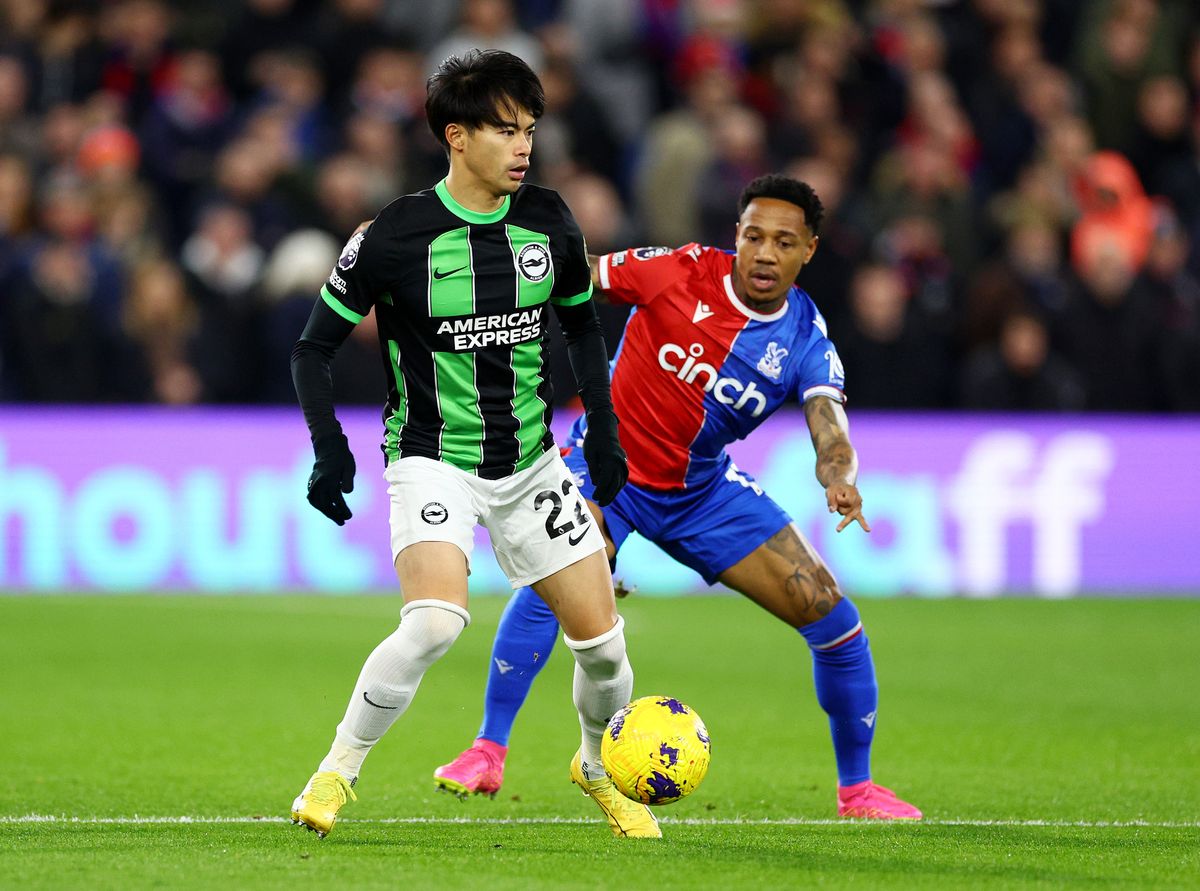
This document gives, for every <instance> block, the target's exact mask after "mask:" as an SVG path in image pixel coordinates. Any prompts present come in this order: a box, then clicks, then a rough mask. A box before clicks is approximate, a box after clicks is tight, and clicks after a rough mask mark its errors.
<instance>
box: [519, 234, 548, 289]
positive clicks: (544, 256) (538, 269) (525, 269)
mask: <svg viewBox="0 0 1200 891" xmlns="http://www.w3.org/2000/svg"><path fill="white" fill-rule="evenodd" d="M517 269H518V270H520V272H521V277H522V278H524V279H525V280H526V281H531V282H540V281H541V280H542V279H544V278H545V277H546V276H548V275H549V274H550V252H549V251H548V250H546V246H545V245H542V244H538V243H536V242H534V243H533V244H527V245H525V247H523V248H521V252H520V253H519V254H517Z"/></svg>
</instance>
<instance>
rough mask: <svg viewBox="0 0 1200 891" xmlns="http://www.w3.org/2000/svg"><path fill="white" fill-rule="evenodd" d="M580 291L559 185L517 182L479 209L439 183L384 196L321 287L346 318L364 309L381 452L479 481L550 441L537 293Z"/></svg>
mask: <svg viewBox="0 0 1200 891" xmlns="http://www.w3.org/2000/svg"><path fill="white" fill-rule="evenodd" d="M591 293H592V283H591V272H590V270H589V269H588V262H587V249H586V248H585V246H584V243H583V237H582V236H581V235H580V232H579V227H578V226H577V225H576V223H575V220H574V218H573V217H572V216H571V212H570V210H568V209H567V206H566V204H564V203H563V200H562V199H561V198H560V197H559V196H558V193H556V192H553V191H551V190H549V189H543V188H539V187H538V186H533V185H522V186H521V187H520V188H519V189H518V190H517V192H516V194H514V195H512V196H510V197H506V198H505V199H504V203H503V205H502V206H501V207H500V208H499V209H498V210H496V211H494V212H492V213H486V214H484V213H477V212H475V211H471V210H468V209H466V208H465V207H463V206H461V205H460V204H458V202H456V201H455V200H454V199H453V198H452V197H451V196H450V193H449V191H448V190H447V188H446V184H445V181H442V182H440V183H438V184H437V186H435V187H434V188H433V189H428V190H426V191H423V192H418V193H416V194H414V195H405V196H404V197H402V198H397V199H396V200H395V201H393V202H392V203H391V204H389V205H388V206H387V207H385V208H384V209H383V210H382V211H381V212H380V214H379V216H377V217H376V218H375V220H374V222H373V223H372V224H371V225H370V226H369V227H368V228H367V229H366V230H365V231H363V232H361V233H359V234H358V235H355V236H354V237H353V238H352V239H350V241H349V243H348V244H347V245H346V247H345V249H344V250H343V251H342V255H341V257H340V258H339V260H338V263H337V268H335V269H334V270H333V273H332V274H331V275H330V276H329V281H328V282H327V283H326V285H325V286H324V287H323V288H322V289H321V296H322V298H323V299H324V301H325V303H326V304H328V306H329V307H330V308H331V309H333V310H334V311H335V312H337V313H338V314H339V315H341V316H342V317H343V318H345V319H348V320H349V321H351V322H354V323H357V322H359V321H361V320H362V318H363V316H365V315H366V314H367V312H368V311H370V309H371V307H374V308H375V316H376V320H377V322H378V326H379V341H380V346H381V347H382V349H383V357H384V362H385V364H386V365H387V369H388V370H387V377H388V402H387V406H386V408H385V409H384V426H385V428H386V433H385V436H384V442H383V451H384V454H385V455H386V456H387V460H388V462H389V463H390V462H392V461H394V460H396V459H397V458H402V457H406V456H409V455H421V456H424V457H427V458H434V459H437V460H441V461H446V462H448V463H450V464H453V465H454V466H455V467H459V468H461V469H463V470H466V471H468V472H470V473H474V474H478V475H479V476H481V477H484V478H487V479H499V478H500V477H504V476H508V475H510V474H512V473H514V472H516V471H518V470H523V469H524V468H526V467H528V466H529V465H531V464H532V463H533V462H534V461H535V460H537V458H538V457H539V456H540V455H541V454H542V453H544V452H545V451H546V450H547V449H549V448H551V447H552V446H553V444H554V441H553V438H552V436H551V434H550V426H549V425H550V414H551V408H550V406H551V388H550V377H549V361H548V356H547V354H546V350H547V346H546V325H547V323H548V321H549V320H548V319H547V307H546V304H547V303H548V302H549V303H555V304H560V305H574V304H577V303H582V302H584V301H586V300H589V299H590V298H591Z"/></svg>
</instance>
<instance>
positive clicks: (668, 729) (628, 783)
mask: <svg viewBox="0 0 1200 891" xmlns="http://www.w3.org/2000/svg"><path fill="white" fill-rule="evenodd" d="M711 751H712V745H711V743H710V742H709V739H708V729H707V728H706V727H705V726H704V722H703V721H701V720H700V716H699V715H698V714H696V712H695V711H693V710H692V709H690V708H688V706H686V705H684V704H683V703H682V702H680V701H679V700H678V699H672V698H671V697H669V696H643V697H642V698H640V699H635V700H634V701H633V702H631V703H629V705H627V706H625V707H624V708H622V709H620V710H619V711H618V712H617V713H616V714H615V715H613V716H612V720H611V721H609V722H608V727H607V728H606V729H605V731H604V739H603V740H602V742H601V744H600V757H601V758H602V759H603V761H604V769H605V771H606V772H607V773H608V775H609V777H611V778H612V781H613V785H614V786H616V787H617V789H618V790H619V791H620V792H621V794H622V795H624V796H625V797H626V798H631V799H633V800H634V801H640V802H641V803H642V804H670V803H671V802H672V801H678V800H679V799H681V798H683V797H684V796H686V795H690V794H691V793H692V792H694V791H695V790H696V787H697V786H699V785H700V781H701V780H703V779H704V775H705V774H706V773H707V772H708V760H709V755H710V753H711Z"/></svg>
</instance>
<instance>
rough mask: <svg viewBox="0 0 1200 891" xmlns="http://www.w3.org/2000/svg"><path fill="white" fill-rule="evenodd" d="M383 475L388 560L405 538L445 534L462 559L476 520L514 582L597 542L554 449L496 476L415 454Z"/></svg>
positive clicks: (597, 546)
mask: <svg viewBox="0 0 1200 891" xmlns="http://www.w3.org/2000/svg"><path fill="white" fill-rule="evenodd" d="M383 478H384V479H385V480H386V481H387V484H388V497H389V499H390V501H391V515H390V522H391V531H392V562H395V560H396V557H397V555H399V553H400V552H401V551H402V550H404V549H405V548H406V547H408V546H409V545H411V544H416V543H417V542H419V541H448V542H450V543H451V544H456V545H458V547H459V548H460V549H461V550H462V552H463V554H465V555H466V557H467V565H468V566H470V561H471V550H472V548H473V547H474V544H475V527H476V526H477V525H479V524H481V523H482V524H483V525H484V526H485V527H487V530H488V532H489V534H490V535H491V537H492V548H493V549H494V550H495V552H496V561H497V562H498V563H499V564H500V568H501V569H502V570H504V574H505V575H507V576H508V579H509V581H510V582H511V583H512V586H513V587H514V588H520V587H522V586H524V585H528V584H531V583H533V582H537V581H541V580H542V579H544V578H546V576H548V575H552V574H553V573H555V572H558V570H560V569H562V568H563V567H566V566H570V565H571V564H572V563H575V562H577V561H579V560H582V559H583V558H584V557H586V556H588V555H589V554H592V553H594V552H596V551H600V550H603V549H604V538H603V537H602V536H601V534H600V530H599V529H597V528H596V522H595V520H593V519H592V515H591V513H590V512H589V511H588V508H587V504H586V503H585V502H584V500H583V496H582V495H580V494H579V487H578V486H577V485H576V483H575V480H574V479H573V478H572V476H571V471H569V470H568V469H567V466H566V464H564V463H563V460H562V458H560V457H559V454H558V450H557V449H551V450H550V451H548V452H546V454H544V455H542V457H540V458H538V460H537V461H536V462H535V463H534V464H533V465H532V466H530V467H527V468H525V469H524V470H521V471H518V472H517V473H514V474H513V475H512V476H508V477H504V478H503V479H498V480H485V479H481V478H480V477H477V476H475V475H474V474H472V473H467V472H466V471H464V470H459V469H458V468H457V467H454V466H452V465H450V464H447V463H445V462H444V461H434V460H433V459H432V458H421V457H415V456H414V457H409V458H401V459H400V460H398V461H393V462H392V463H391V464H389V465H388V467H387V469H386V470H385V471H384V472H383Z"/></svg>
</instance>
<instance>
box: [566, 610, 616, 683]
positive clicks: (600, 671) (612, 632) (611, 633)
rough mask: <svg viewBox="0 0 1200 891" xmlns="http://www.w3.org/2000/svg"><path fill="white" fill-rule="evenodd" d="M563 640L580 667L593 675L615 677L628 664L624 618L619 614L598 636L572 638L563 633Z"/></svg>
mask: <svg viewBox="0 0 1200 891" xmlns="http://www.w3.org/2000/svg"><path fill="white" fill-rule="evenodd" d="M563 642H564V643H565V644H566V645H567V646H568V647H569V648H570V650H571V652H572V653H574V655H575V661H576V662H578V663H579V665H580V667H581V668H582V669H583V670H584V671H586V672H587V673H588V674H589V675H592V676H593V677H601V678H612V677H616V676H617V675H618V674H620V673H621V671H622V669H623V667H624V666H625V665H627V664H628V662H627V660H626V658H625V620H624V619H623V618H621V617H620V616H618V617H617V624H616V625H614V626H613V627H612V628H611V629H609V630H608V631H606V632H604V633H603V634H601V635H600V636H598V637H593V638H591V639H590V640H572V639H571V638H569V637H567V636H566V635H563Z"/></svg>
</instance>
